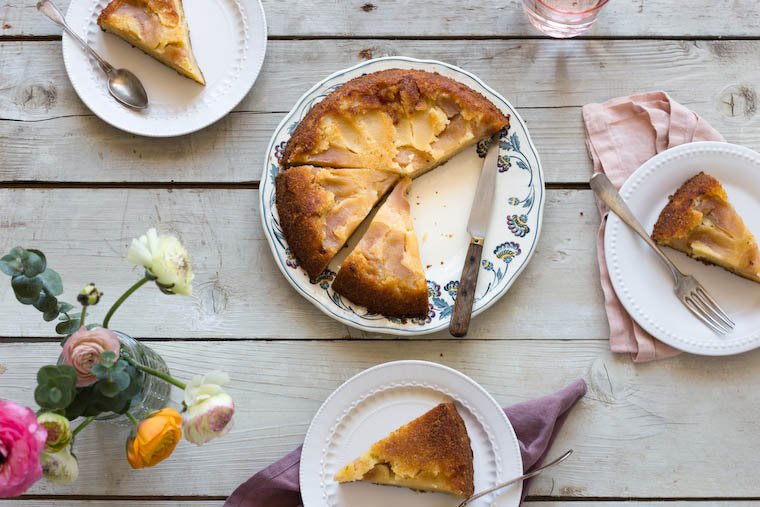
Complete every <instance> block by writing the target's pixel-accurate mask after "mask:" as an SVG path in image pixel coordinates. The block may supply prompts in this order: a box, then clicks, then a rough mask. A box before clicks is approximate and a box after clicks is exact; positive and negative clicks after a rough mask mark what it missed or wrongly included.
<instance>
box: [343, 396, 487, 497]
mask: <svg viewBox="0 0 760 507" xmlns="http://www.w3.org/2000/svg"><path fill="white" fill-rule="evenodd" d="M472 462H473V458H472V448H471V446H470V437H469V436H468V435H467V428H466V427H465V425H464V421H463V420H462V417H461V416H460V415H459V413H458V412H457V410H456V408H455V407H454V404H453V403H441V404H440V405H438V406H436V407H435V408H433V409H432V410H430V411H429V412H427V413H425V414H423V415H421V416H420V417H418V418H417V419H415V420H413V421H412V422H410V423H408V424H406V425H404V426H402V427H400V428H398V429H397V430H395V431H394V432H392V433H391V434H390V435H388V436H387V437H385V438H384V439H382V440H380V441H378V442H375V443H374V444H373V445H372V447H370V449H369V451H367V452H366V453H364V455H362V456H361V457H359V458H358V459H356V460H355V461H353V462H352V463H350V464H348V465H346V466H345V467H343V468H342V469H341V470H339V471H338V473H337V474H335V480H336V481H338V482H354V481H366V482H371V483H374V484H382V485H389V486H402V487H406V488H411V489H415V490H419V491H437V492H440V493H448V494H450V495H454V496H457V497H459V498H468V497H470V496H472V494H473V491H474V489H475V487H474V482H473V481H474V479H473V475H474V470H473V463H472Z"/></svg>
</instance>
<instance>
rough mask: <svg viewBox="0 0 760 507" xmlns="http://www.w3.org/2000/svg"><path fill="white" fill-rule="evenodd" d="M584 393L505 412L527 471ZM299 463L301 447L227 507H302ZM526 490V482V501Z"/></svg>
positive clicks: (575, 386)
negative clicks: (513, 430) (518, 444)
mask: <svg viewBox="0 0 760 507" xmlns="http://www.w3.org/2000/svg"><path fill="white" fill-rule="evenodd" d="M585 394H586V382H584V381H583V380H582V379H578V380H576V381H575V382H573V383H572V384H570V385H569V386H567V387H566V388H564V389H562V390H561V391H558V392H556V393H554V394H551V395H549V396H544V397H543V398H538V399H535V400H530V401H525V402H522V403H518V404H517V405H512V406H511V407H507V408H505V409H504V412H505V413H506V414H507V417H508V418H509V421H510V422H511V423H512V427H513V428H514V429H515V433H516V434H517V439H518V440H519V442H520V453H521V454H522V460H523V469H524V470H525V471H526V472H528V471H530V470H531V469H533V467H535V466H537V465H539V464H540V463H541V461H542V460H543V459H544V456H545V455H546V453H547V452H548V451H549V447H550V446H551V444H552V441H553V440H554V437H555V436H556V435H557V432H558V431H559V429H560V428H561V427H562V423H563V422H564V421H565V418H566V417H567V414H568V412H569V411H570V409H571V408H572V407H573V405H575V403H576V402H577V401H578V400H580V399H581V398H583V396H584V395H585ZM562 450H563V451H564V450H565V449H562ZM300 460H301V448H300V447H299V448H298V449H295V450H294V451H292V452H291V453H290V454H288V455H287V456H285V457H284V458H281V459H280V460H279V461H277V462H276V463H274V464H272V465H270V466H269V467H267V468H265V469H264V470H262V471H261V472H259V473H257V474H256V475H254V476H253V477H251V478H250V479H248V480H247V481H246V482H244V483H243V484H241V485H240V486H238V488H237V489H236V490H235V491H234V492H233V493H232V495H230V497H229V498H228V499H227V501H226V502H225V504H224V507H302V505H303V504H302V502H301V492H300V485H299V481H298V469H299V465H300ZM527 489H528V484H527V483H526V485H525V487H524V488H523V498H525V494H526V491H527Z"/></svg>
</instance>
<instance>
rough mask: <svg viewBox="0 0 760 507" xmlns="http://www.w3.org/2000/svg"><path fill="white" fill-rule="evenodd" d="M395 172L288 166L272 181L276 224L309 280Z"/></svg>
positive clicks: (393, 180) (394, 178)
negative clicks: (277, 221) (278, 218)
mask: <svg viewBox="0 0 760 507" xmlns="http://www.w3.org/2000/svg"><path fill="white" fill-rule="evenodd" d="M397 180H398V175H396V174H393V173H389V172H385V171H374V170H372V169H326V168H320V167H313V166H299V167H292V168H290V169H287V170H285V171H281V172H280V173H279V174H278V175H277V178H276V179H275V187H276V188H275V196H276V202H277V212H278V214H279V216H280V226H281V227H282V232H283V234H284V235H285V238H286V239H287V241H288V246H289V247H290V249H291V251H292V252H293V255H295V257H296V259H297V260H298V263H299V265H300V266H301V267H302V268H303V269H304V270H306V272H307V273H308V274H309V277H310V278H311V279H312V280H313V279H315V278H316V277H317V276H319V274H320V273H322V271H324V269H325V268H326V267H327V264H328V263H329V262H330V260H331V259H332V258H333V257H334V256H335V254H336V253H338V251H339V250H340V249H341V248H342V247H343V245H344V244H345V243H346V241H347V240H348V238H349V237H350V236H351V235H352V234H353V233H354V231H355V230H356V228H357V227H358V226H359V224H361V222H362V221H363V220H364V219H365V218H366V217H367V215H368V214H369V212H370V211H372V208H373V207H374V206H375V205H376V204H377V203H378V202H379V201H380V199H382V198H383V196H385V194H386V193H388V191H389V190H390V189H391V187H392V186H393V184H394V183H396V181H397Z"/></svg>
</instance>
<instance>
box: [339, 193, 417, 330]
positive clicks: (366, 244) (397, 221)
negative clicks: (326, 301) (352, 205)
mask: <svg viewBox="0 0 760 507" xmlns="http://www.w3.org/2000/svg"><path fill="white" fill-rule="evenodd" d="M411 183H412V180H411V179H410V178H404V179H403V180H401V182H400V183H399V184H398V185H396V188H395V189H393V192H391V194H390V195H389V196H388V199H387V200H386V201H385V203H383V205H382V206H381V207H380V209H379V210H378V212H377V214H376V215H375V217H374V218H373V219H372V222H371V223H370V225H369V228H368V229H367V232H366V233H364V236H362V239H361V240H360V241H359V243H358V244H357V245H356V247H355V248H354V249H353V251H352V252H351V253H350V254H349V256H348V257H347V258H346V260H345V261H344V262H343V265H342V266H341V267H340V271H338V274H337V275H336V277H335V281H334V282H333V284H332V288H333V290H334V291H335V292H337V293H338V294H340V295H342V296H345V297H347V298H348V299H350V300H351V301H353V302H354V303H356V304H358V305H361V306H364V307H366V308H367V309H368V310H369V311H371V312H373V313H380V314H383V315H386V316H390V317H400V318H402V317H424V316H426V315H427V313H428V291H427V281H426V280H425V271H424V270H423V268H422V261H421V260H420V249H419V246H418V244H417V237H416V236H415V234H414V229H413V228H412V216H411V213H410V208H409V201H408V200H407V198H406V193H407V191H408V190H409V185H411Z"/></svg>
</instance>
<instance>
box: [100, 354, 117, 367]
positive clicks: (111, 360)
mask: <svg viewBox="0 0 760 507" xmlns="http://www.w3.org/2000/svg"><path fill="white" fill-rule="evenodd" d="M100 364H102V365H103V366H105V367H106V368H111V367H112V366H113V365H114V364H116V354H115V353H113V352H111V351H110V350H109V351H106V352H103V353H102V354H100Z"/></svg>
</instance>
